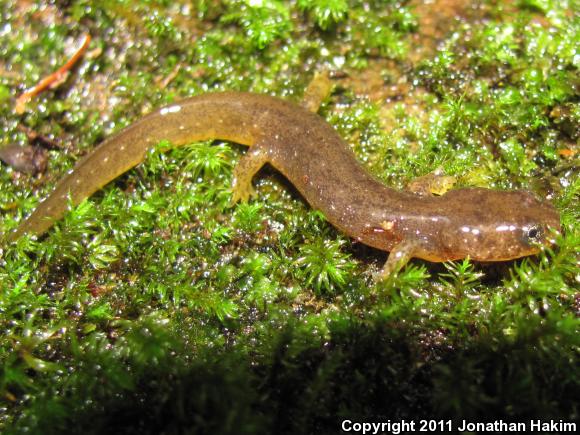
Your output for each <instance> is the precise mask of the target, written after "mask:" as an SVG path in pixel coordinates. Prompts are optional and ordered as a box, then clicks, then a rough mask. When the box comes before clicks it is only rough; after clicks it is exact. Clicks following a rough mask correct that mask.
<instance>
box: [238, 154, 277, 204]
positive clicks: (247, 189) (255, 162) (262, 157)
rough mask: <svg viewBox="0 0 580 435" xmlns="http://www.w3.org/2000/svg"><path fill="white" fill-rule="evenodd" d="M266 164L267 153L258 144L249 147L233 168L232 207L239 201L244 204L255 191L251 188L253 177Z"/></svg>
mask: <svg viewBox="0 0 580 435" xmlns="http://www.w3.org/2000/svg"><path fill="white" fill-rule="evenodd" d="M266 163H268V153H267V151H266V150H265V149H264V148H262V147H260V146H259V145H258V144H256V145H253V146H252V147H250V149H249V150H248V152H247V153H246V154H244V156H243V157H242V158H241V159H240V161H239V162H238V164H237V165H236V167H235V168H234V178H233V180H232V201H231V203H232V205H234V204H236V203H237V202H239V201H242V202H246V201H248V199H250V196H254V195H255V194H256V191H255V190H254V187H253V186H252V178H254V175H256V173H257V172H258V171H259V170H260V169H261V168H262V166H264V164H266Z"/></svg>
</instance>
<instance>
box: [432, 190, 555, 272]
mask: <svg viewBox="0 0 580 435" xmlns="http://www.w3.org/2000/svg"><path fill="white" fill-rule="evenodd" d="M444 196H447V197H448V198H447V199H448V200H450V201H451V202H452V203H454V206H455V207H456V209H457V210H459V212H458V213H457V216H456V217H454V218H452V222H453V227H452V228H447V231H446V234H443V233H442V234H441V235H440V236H441V238H442V241H443V242H444V244H445V246H446V247H447V249H449V250H450V252H451V253H453V252H457V253H461V256H469V257H470V258H472V259H474V260H477V261H505V260H512V259H514V258H519V257H524V256H527V255H534V254H537V253H538V252H539V251H540V250H541V248H542V247H543V246H549V245H551V244H553V243H554V238H555V235H556V233H557V232H559V231H560V215H559V214H558V212H557V211H556V209H555V208H554V206H552V205H551V204H550V203H548V202H545V201H540V200H539V199H537V198H536V197H535V196H534V195H532V194H531V193H529V192H524V191H513V192H503V191H493V190H487V189H459V190H456V191H451V192H448V193H447V194H446V195H444Z"/></svg>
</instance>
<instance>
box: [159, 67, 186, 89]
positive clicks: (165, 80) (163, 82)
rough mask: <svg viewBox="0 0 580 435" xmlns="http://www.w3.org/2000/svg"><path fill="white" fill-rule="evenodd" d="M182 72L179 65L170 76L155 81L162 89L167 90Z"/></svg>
mask: <svg viewBox="0 0 580 435" xmlns="http://www.w3.org/2000/svg"><path fill="white" fill-rule="evenodd" d="M180 70H181V65H180V64H177V65H175V67H174V68H173V70H172V71H171V72H170V73H169V75H168V76H167V77H163V78H159V79H157V80H155V82H156V83H158V84H159V87H160V88H161V89H165V88H166V87H167V86H169V83H171V82H172V81H173V79H174V78H175V77H177V74H179V71H180Z"/></svg>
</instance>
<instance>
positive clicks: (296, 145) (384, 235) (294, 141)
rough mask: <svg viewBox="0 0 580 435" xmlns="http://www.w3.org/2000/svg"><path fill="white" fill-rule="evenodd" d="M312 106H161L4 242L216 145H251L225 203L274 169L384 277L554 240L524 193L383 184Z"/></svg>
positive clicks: (88, 160)
mask: <svg viewBox="0 0 580 435" xmlns="http://www.w3.org/2000/svg"><path fill="white" fill-rule="evenodd" d="M317 106H318V105H317V104H316V103H314V104H312V103H307V104H303V105H302V106H300V105H297V104H295V103H291V102H288V101H285V100H283V99H280V98H276V97H272V96H267V95H259V94H253V93H246V92H216V93H208V94H204V95H199V96H194V97H190V98H187V99H184V100H181V101H179V102H177V103H175V104H170V105H168V106H166V107H163V108H160V109H158V110H156V111H154V112H153V113H150V114H149V115H146V116H144V117H142V118H141V119H139V120H137V121H136V122H134V123H133V124H131V125H130V126H128V127H126V128H125V129H123V130H121V131H120V132H118V133H116V134H114V135H113V136H111V137H110V138H108V139H106V140H105V141H104V142H102V143H101V144H100V145H99V146H97V147H96V148H95V149H94V150H93V151H92V152H91V153H90V154H88V155H87V156H86V157H84V158H83V159H81V160H80V161H79V162H78V164H77V165H76V167H75V168H74V170H73V171H72V172H70V173H68V174H67V175H66V176H65V177H64V178H63V179H62V180H60V182H59V183H58V184H57V186H56V188H55V190H54V191H53V192H52V193H51V194H50V195H49V196H48V197H47V198H46V199H45V200H44V201H42V202H41V203H40V204H39V205H38V207H37V208H36V210H34V212H33V213H32V214H31V215H30V216H29V217H28V218H27V219H25V220H24V221H23V222H22V223H21V224H20V226H19V227H18V228H17V229H16V230H15V232H13V233H12V235H11V236H10V238H11V239H13V240H14V239H16V238H17V237H19V236H21V235H23V234H36V235H40V234H42V233H44V232H45V231H47V230H48V229H49V228H50V227H51V226H52V225H53V223H54V222H55V221H56V220H58V219H60V218H61V217H62V216H63V215H64V213H65V212H66V210H67V207H68V204H69V201H70V202H71V203H72V204H73V205H76V204H79V203H80V202H81V201H82V200H83V199H85V198H87V197H89V196H90V195H92V194H93V193H94V192H95V191H97V190H98V189H100V188H101V187H103V186H104V185H106V184H107V183H109V182H110V181H111V180H113V179H115V178H116V177H118V176H119V175H121V174H123V173H124V172H126V171H127V170H129V169H131V168H133V167H134V166H136V165H138V164H139V163H140V162H142V161H143V160H144V158H145V157H146V154H147V152H148V151H149V150H150V149H152V147H154V146H155V145H156V144H157V143H159V142H160V141H161V140H168V141H170V142H171V143H172V144H173V145H174V146H179V145H182V144H188V143H192V142H195V141H204V140H214V139H216V140H217V139H219V140H225V141H231V142H236V143H239V144H243V145H247V146H249V150H248V151H247V152H246V153H245V154H244V155H243V156H242V157H241V159H240V161H239V163H238V164H237V166H236V167H235V168H234V174H233V195H232V196H233V198H232V200H233V202H237V201H247V200H248V199H249V197H250V196H252V195H253V194H254V189H253V187H252V178H253V177H254V175H255V174H256V173H257V172H258V171H259V170H260V168H261V167H262V166H264V165H265V164H270V165H272V166H273V167H274V168H275V169H277V170H278V171H279V172H281V173H282V174H283V175H284V176H285V177H286V178H287V179H288V180H289V181H290V182H291V183H292V184H293V185H294V186H295V187H296V188H297V189H298V191H299V192H300V194H301V195H302V196H303V197H304V198H305V200H306V201H307V202H308V203H309V204H310V205H311V206H312V207H313V208H315V209H318V210H320V211H322V213H323V214H324V216H325V217H326V219H327V220H328V221H329V222H330V223H331V224H333V225H334V226H335V227H337V228H338V229H339V230H340V231H342V232H343V233H345V234H347V235H348V236H350V237H352V238H354V239H355V240H357V241H359V242H362V243H364V244H366V245H369V246H372V247H374V248H378V249H380V250H384V251H389V252H390V255H389V257H388V260H387V262H386V264H385V266H384V268H383V270H382V275H381V276H382V277H387V276H389V275H390V274H392V273H394V272H396V271H398V270H399V269H400V268H401V267H402V266H403V265H404V264H405V263H406V262H407V261H408V260H409V259H411V258H420V259H424V260H428V261H431V262H442V261H448V260H456V259H462V258H465V257H470V258H471V259H473V260H477V261H483V262H488V261H504V260H511V259H515V258H518V257H522V256H527V255H533V254H536V253H538V252H539V250H540V249H541V247H542V246H543V245H549V244H550V243H551V242H553V240H551V234H554V232H552V231H551V230H554V231H555V232H557V231H558V230H559V227H560V218H559V214H558V212H557V211H556V209H555V208H554V207H553V206H552V205H551V204H550V203H548V202H546V201H542V200H539V199H537V198H536V197H535V196H534V195H532V194H531V193H529V192H525V191H498V190H490V189H483V188H461V189H454V190H451V191H449V192H447V193H445V194H443V195H441V196H431V195H418V194H417V193H414V192H411V191H405V190H403V191H399V190H395V189H392V188H389V187H387V186H385V185H384V184H383V183H381V182H380V181H378V180H377V179H376V178H375V177H374V176H373V175H371V174H370V173H369V172H368V171H367V170H366V169H365V168H364V167H363V166H362V165H361V164H360V163H359V162H358V161H357V160H356V158H355V156H354V154H353V152H352V151H351V149H350V148H349V146H348V145H347V144H346V142H345V141H344V140H343V139H342V138H341V137H340V135H339V134H338V133H337V132H336V131H335V130H334V129H333V128H332V127H331V126H330V125H329V124H328V123H327V122H325V121H324V119H322V118H321V117H320V116H319V115H317V114H316V113H315V112H316V109H317Z"/></svg>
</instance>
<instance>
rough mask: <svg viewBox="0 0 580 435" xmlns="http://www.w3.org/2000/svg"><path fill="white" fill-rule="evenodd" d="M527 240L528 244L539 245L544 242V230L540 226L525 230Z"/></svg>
mask: <svg viewBox="0 0 580 435" xmlns="http://www.w3.org/2000/svg"><path fill="white" fill-rule="evenodd" d="M524 231H525V238H526V241H527V242H528V243H538V242H540V241H541V240H542V228H541V227H540V226H538V225H532V226H530V227H527V228H525V229H524Z"/></svg>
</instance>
